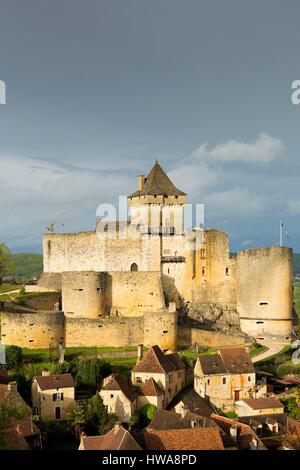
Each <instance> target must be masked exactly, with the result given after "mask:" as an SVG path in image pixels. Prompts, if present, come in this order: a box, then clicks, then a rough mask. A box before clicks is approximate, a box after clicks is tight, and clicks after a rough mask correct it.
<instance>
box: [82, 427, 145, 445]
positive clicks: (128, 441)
mask: <svg viewBox="0 0 300 470" xmlns="http://www.w3.org/2000/svg"><path fill="white" fill-rule="evenodd" d="M78 450H142V449H141V447H140V446H139V444H138V443H137V442H136V440H135V439H134V438H133V437H132V435H131V434H130V432H129V431H127V430H126V429H124V428H123V427H122V426H119V425H116V426H114V428H113V429H111V430H110V431H109V432H108V433H107V434H104V435H103V436H86V435H85V434H82V435H81V438H80V445H79V448H78Z"/></svg>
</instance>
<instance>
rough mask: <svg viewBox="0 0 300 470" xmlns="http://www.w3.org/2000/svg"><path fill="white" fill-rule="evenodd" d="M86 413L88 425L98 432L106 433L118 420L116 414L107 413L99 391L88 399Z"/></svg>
mask: <svg viewBox="0 0 300 470" xmlns="http://www.w3.org/2000/svg"><path fill="white" fill-rule="evenodd" d="M87 413H88V422H89V425H90V426H91V427H92V428H93V430H95V429H96V430H97V431H98V432H99V433H100V434H106V433H107V432H108V431H110V430H111V429H112V428H113V427H114V425H115V424H117V423H118V422H119V419H118V417H117V416H116V415H114V414H110V413H107V410H106V408H105V406H104V404H103V400H102V398H101V397H100V395H99V393H96V394H95V395H94V396H93V397H92V398H90V399H89V400H88V405H87Z"/></svg>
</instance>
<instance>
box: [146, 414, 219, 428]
mask: <svg viewBox="0 0 300 470" xmlns="http://www.w3.org/2000/svg"><path fill="white" fill-rule="evenodd" d="M195 421H196V422H197V427H202V428H210V427H217V425H216V424H215V422H214V421H212V420H211V419H209V418H205V417H203V416H200V415H197V414H195V413H190V412H187V413H186V415H185V416H182V415H181V414H179V413H174V412H172V411H167V410H162V409H160V410H157V412H156V413H155V415H154V417H153V419H152V421H151V423H150V424H149V426H148V427H147V430H151V431H162V430H166V429H189V428H192V427H193V426H192V422H195Z"/></svg>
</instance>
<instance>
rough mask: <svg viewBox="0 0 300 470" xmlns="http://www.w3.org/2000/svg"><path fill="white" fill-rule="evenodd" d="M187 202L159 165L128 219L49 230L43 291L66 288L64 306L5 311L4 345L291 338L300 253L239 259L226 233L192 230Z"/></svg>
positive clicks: (256, 253) (275, 251)
mask: <svg viewBox="0 0 300 470" xmlns="http://www.w3.org/2000/svg"><path fill="white" fill-rule="evenodd" d="M185 203H186V194H185V193H184V192H183V191H181V190H179V189H178V188H176V187H175V186H174V184H173V183H172V181H171V180H170V179H169V177H168V176H167V175H166V173H165V172H164V170H163V169H162V168H161V166H160V165H159V163H158V162H157V161H156V163H155V164H154V166H153V168H152V169H151V171H150V173H149V174H148V176H147V177H145V176H138V185H137V190H136V191H135V192H134V193H132V194H131V195H130V196H128V208H129V211H130V220H129V221H128V222H121V221H120V222H117V223H114V222H113V221H112V222H109V221H108V222H107V221H103V220H100V221H97V224H96V229H95V230H94V231H89V232H80V233H47V234H45V235H44V239H43V255H44V273H43V275H42V277H41V278H40V280H39V285H40V286H44V287H48V288H51V289H53V290H55V291H59V292H61V294H62V309H61V311H60V312H49V311H46V312H38V313H34V312H32V313H28V312H27V316H26V315H25V314H23V313H22V312H21V313H20V312H19V313H15V315H19V317H16V316H13V314H12V313H8V312H7V313H5V312H4V314H3V315H2V330H1V334H2V339H3V340H4V341H6V343H7V344H9V342H10V343H11V342H13V341H14V344H18V343H16V338H19V340H18V341H19V343H20V341H21V343H22V344H21V345H22V346H24V345H26V346H27V347H45V343H48V344H49V342H51V341H53V342H63V343H64V344H65V345H67V346H130V345H137V344H140V343H141V344H144V345H145V346H148V347H149V346H151V345H155V344H158V345H160V347H161V348H162V349H163V350H167V349H173V350H175V349H176V348H177V347H178V346H183V345H184V346H189V345H191V344H193V343H198V344H214V343H216V344H218V342H220V343H221V344H220V345H224V344H225V345H226V344H228V345H240V344H243V343H244V341H245V337H246V336H248V337H251V338H253V337H254V338H256V339H258V340H259V339H270V340H276V341H283V342H290V341H291V338H292V269H291V258H292V250H291V249H290V248H288V247H279V246H272V247H264V248H256V249H247V250H244V251H241V252H238V253H237V255H236V256H231V255H230V251H229V243H228V236H227V235H226V234H225V233H224V232H221V231H219V230H216V229H210V228H203V227H198V228H194V229H191V230H185V229H184V207H185ZM141 221H142V222H141ZM30 315H31V316H33V318H34V320H33V318H29V317H30ZM37 324H38V325H39V327H38V328H37V329H36V330H37V331H35V328H34V326H36V325H37ZM30 325H31V330H30ZM3 332H4V336H3ZM224 333H226V334H224Z"/></svg>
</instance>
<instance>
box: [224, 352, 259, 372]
mask: <svg viewBox="0 0 300 470" xmlns="http://www.w3.org/2000/svg"><path fill="white" fill-rule="evenodd" d="M220 356H221V358H222V360H223V363H224V366H225V369H227V371H228V372H229V373H231V374H247V373H250V372H252V373H253V372H255V369H254V366H253V363H252V360H251V356H250V354H249V353H247V351H246V349H245V348H227V349H220Z"/></svg>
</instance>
